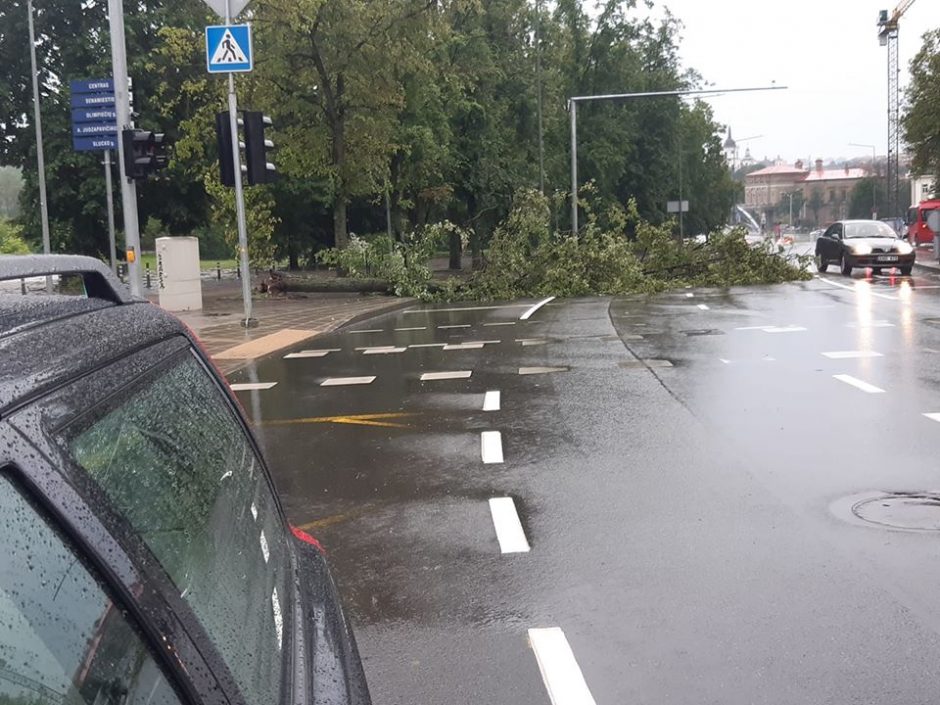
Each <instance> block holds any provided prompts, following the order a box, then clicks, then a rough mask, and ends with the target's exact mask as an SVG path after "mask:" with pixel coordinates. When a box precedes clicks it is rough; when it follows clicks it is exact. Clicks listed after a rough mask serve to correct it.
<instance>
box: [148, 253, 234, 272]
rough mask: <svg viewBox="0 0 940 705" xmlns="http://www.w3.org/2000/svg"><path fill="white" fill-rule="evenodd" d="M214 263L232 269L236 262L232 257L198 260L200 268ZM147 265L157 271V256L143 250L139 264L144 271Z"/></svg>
mask: <svg viewBox="0 0 940 705" xmlns="http://www.w3.org/2000/svg"><path fill="white" fill-rule="evenodd" d="M216 264H218V265H220V266H221V267H222V269H234V268H235V267H237V266H238V262H237V261H236V260H234V259H218V260H216V259H204V260H200V261H199V268H200V269H202V270H207V269H215V267H216ZM147 265H150V271H152V272H156V271H157V256H156V254H154V253H153V252H145V253H144V254H142V255H141V256H140V266H141V267H143V268H144V270H145V271H146V269H147Z"/></svg>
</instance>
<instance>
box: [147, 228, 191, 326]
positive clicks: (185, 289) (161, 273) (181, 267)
mask: <svg viewBox="0 0 940 705" xmlns="http://www.w3.org/2000/svg"><path fill="white" fill-rule="evenodd" d="M156 245H157V287H158V290H159V293H160V307H161V308H164V309H166V310H167V311H196V310H199V309H201V308H202V281H201V280H200V278H199V274H200V270H199V239H198V238H195V237H160V238H157V241H156Z"/></svg>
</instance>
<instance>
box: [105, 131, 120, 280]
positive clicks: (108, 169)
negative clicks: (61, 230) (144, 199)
mask: <svg viewBox="0 0 940 705" xmlns="http://www.w3.org/2000/svg"><path fill="white" fill-rule="evenodd" d="M104 183H105V191H106V192H107V201H108V246H109V248H110V250H111V271H112V272H114V273H115V274H117V244H116V242H115V237H114V201H113V199H112V193H113V191H114V188H113V187H112V185H111V150H110V149H106V150H104Z"/></svg>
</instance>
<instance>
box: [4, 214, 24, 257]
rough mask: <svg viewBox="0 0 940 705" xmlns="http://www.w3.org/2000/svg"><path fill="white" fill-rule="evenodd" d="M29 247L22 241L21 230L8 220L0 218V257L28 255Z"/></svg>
mask: <svg viewBox="0 0 940 705" xmlns="http://www.w3.org/2000/svg"><path fill="white" fill-rule="evenodd" d="M28 254H29V246H28V245H27V244H26V240H24V239H23V234H22V229H21V228H20V227H19V226H18V225H14V224H13V223H11V222H10V221H9V220H4V219H2V218H0V255H28Z"/></svg>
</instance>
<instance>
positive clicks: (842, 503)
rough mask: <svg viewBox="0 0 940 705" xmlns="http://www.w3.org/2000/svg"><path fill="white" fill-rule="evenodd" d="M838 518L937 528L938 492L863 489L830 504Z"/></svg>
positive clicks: (939, 524)
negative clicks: (869, 490) (862, 491)
mask: <svg viewBox="0 0 940 705" xmlns="http://www.w3.org/2000/svg"><path fill="white" fill-rule="evenodd" d="M832 510H833V513H834V514H835V515H836V516H838V517H839V518H840V519H845V520H848V521H850V522H852V523H857V524H863V525H867V526H883V527H887V528H890V529H901V530H904V531H940V492H866V493H863V494H857V495H852V496H851V497H846V498H845V499H842V500H839V501H838V502H835V503H834V504H833V505H832Z"/></svg>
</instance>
